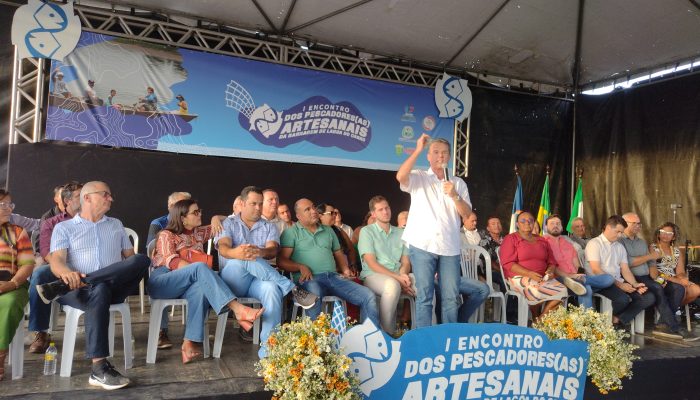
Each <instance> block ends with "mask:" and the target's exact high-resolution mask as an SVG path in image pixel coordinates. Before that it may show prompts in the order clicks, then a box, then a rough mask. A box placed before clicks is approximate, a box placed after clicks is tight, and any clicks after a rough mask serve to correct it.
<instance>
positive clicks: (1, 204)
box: [0, 201, 15, 210]
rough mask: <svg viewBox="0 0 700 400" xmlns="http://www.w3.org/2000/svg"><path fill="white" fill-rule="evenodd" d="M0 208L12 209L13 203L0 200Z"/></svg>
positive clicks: (13, 207)
mask: <svg viewBox="0 0 700 400" xmlns="http://www.w3.org/2000/svg"><path fill="white" fill-rule="evenodd" d="M0 209H2V210H14V209H15V203H6V202H4V201H3V202H0Z"/></svg>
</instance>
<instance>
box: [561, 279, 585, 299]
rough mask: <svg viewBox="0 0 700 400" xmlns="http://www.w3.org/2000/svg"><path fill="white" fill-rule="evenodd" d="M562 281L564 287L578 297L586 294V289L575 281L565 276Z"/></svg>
mask: <svg viewBox="0 0 700 400" xmlns="http://www.w3.org/2000/svg"><path fill="white" fill-rule="evenodd" d="M563 280H564V286H566V287H568V288H569V289H571V291H572V292H574V293H576V294H577V295H578V296H583V295H584V294H586V287H585V286H583V285H582V284H581V282H579V281H577V280H576V279H573V278H569V277H568V276H565V277H564V279H563Z"/></svg>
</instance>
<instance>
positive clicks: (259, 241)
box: [214, 215, 280, 259]
mask: <svg viewBox="0 0 700 400" xmlns="http://www.w3.org/2000/svg"><path fill="white" fill-rule="evenodd" d="M222 238H229V239H231V247H232V248H234V247H238V246H240V245H242V244H252V245H255V246H258V247H265V245H266V244H267V242H276V243H279V242H280V235H279V233H277V228H276V227H275V225H274V224H272V223H270V222H268V221H266V220H265V219H263V218H260V219H259V220H258V221H257V222H256V223H255V224H254V225H253V227H252V228H248V225H246V224H245V222H243V220H242V219H241V217H240V216H239V215H234V216H232V217H228V218H226V220H224V230H223V231H222V232H221V233H220V234H218V235H217V236H216V239H214V243H216V244H217V246H218V244H219V240H221V239H222ZM221 258H223V259H226V258H225V257H221Z"/></svg>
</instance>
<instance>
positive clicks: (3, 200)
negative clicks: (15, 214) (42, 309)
mask: <svg viewBox="0 0 700 400" xmlns="http://www.w3.org/2000/svg"><path fill="white" fill-rule="evenodd" d="M14 208H15V205H14V204H13V203H12V198H11V197H10V193H8V192H6V191H5V190H2V189H0V381H1V380H2V379H3V377H4V374H5V358H7V351H8V349H9V348H10V342H11V341H12V338H13V337H14V336H15V331H16V330H17V327H18V326H19V324H20V323H21V322H22V318H24V306H26V305H27V302H28V301H29V291H28V289H29V282H27V280H28V279H29V276H30V275H31V274H32V270H33V269H34V250H33V249H32V243H31V242H30V241H29V236H28V235H27V231H25V230H24V229H22V228H21V227H19V226H17V225H12V224H10V223H9V221H10V214H12V210H13V209H14Z"/></svg>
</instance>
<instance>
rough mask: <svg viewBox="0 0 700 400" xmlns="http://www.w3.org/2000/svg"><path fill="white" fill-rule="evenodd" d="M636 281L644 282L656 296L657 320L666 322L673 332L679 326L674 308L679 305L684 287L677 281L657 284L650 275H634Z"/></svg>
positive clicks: (676, 308)
mask: <svg viewBox="0 0 700 400" xmlns="http://www.w3.org/2000/svg"><path fill="white" fill-rule="evenodd" d="M634 278H635V279H637V282H641V283H643V284H645V285H646V286H647V287H648V288H649V291H650V292H651V293H654V297H656V303H655V304H654V305H655V306H656V309H657V310H658V311H659V322H660V323H663V324H666V325H667V326H668V327H669V328H670V329H671V330H672V331H673V332H678V329H679V328H680V327H679V325H678V321H677V320H676V310H678V308H679V307H680V306H681V302H682V301H683V297H684V296H685V288H684V287H683V286H681V285H679V284H677V283H673V282H667V283H666V286H661V285H659V283H658V282H656V281H655V280H653V279H651V276H649V275H644V276H636V275H635V277H634Z"/></svg>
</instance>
